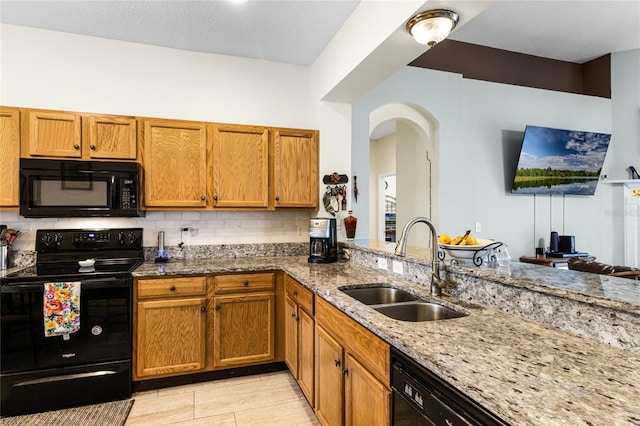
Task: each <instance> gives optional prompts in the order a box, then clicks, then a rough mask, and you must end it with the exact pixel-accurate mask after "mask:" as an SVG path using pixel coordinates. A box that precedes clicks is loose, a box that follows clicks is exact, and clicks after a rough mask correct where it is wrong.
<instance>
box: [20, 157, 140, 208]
mask: <svg viewBox="0 0 640 426" xmlns="http://www.w3.org/2000/svg"><path fill="white" fill-rule="evenodd" d="M20 214H21V215H22V216H24V217H136V216H144V212H143V211H141V210H140V164H138V163H133V162H116V161H74V160H44V159H32V158H21V159H20Z"/></svg>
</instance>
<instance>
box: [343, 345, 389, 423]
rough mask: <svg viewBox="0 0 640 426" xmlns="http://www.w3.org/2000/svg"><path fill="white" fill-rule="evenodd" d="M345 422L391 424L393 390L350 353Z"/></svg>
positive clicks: (346, 365) (346, 362)
mask: <svg viewBox="0 0 640 426" xmlns="http://www.w3.org/2000/svg"><path fill="white" fill-rule="evenodd" d="M345 424H346V425H347V426H351V425H353V426H360V425H361V426H389V425H390V424H391V391H390V390H389V389H387V388H386V387H385V386H384V385H383V384H382V383H380V382H379V381H378V380H377V379H376V378H375V377H374V376H373V375H372V374H371V373H369V372H368V371H367V370H366V369H365V368H364V367H363V366H362V365H361V364H360V363H359V362H358V361H356V360H355V359H354V358H353V357H351V356H350V355H347V356H346V360H345Z"/></svg>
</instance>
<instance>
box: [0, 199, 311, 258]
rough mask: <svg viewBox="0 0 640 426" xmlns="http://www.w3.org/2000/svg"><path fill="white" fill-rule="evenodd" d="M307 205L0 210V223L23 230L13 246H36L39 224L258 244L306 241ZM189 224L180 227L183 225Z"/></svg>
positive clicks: (196, 242) (170, 242)
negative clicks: (45, 213)
mask: <svg viewBox="0 0 640 426" xmlns="http://www.w3.org/2000/svg"><path fill="white" fill-rule="evenodd" d="M316 213H317V212H315V211H309V210H297V209H296V210H293V209H292V210H277V211H256V212H253V211H228V212H220V211H215V212H212V211H201V212H195V211H194V212H169V211H164V212H147V214H146V216H145V217H139V218H56V219H49V218H46V219H26V218H24V217H22V216H20V215H19V214H18V212H0V223H3V224H6V225H7V226H8V227H9V228H13V229H16V230H19V231H20V232H21V235H20V237H19V238H18V239H17V240H16V241H15V242H14V244H13V250H34V249H35V234H36V230H38V229H67V228H70V229H82V228H143V229H144V246H145V247H156V246H157V242H158V240H157V238H158V231H164V233H165V245H167V246H169V247H171V246H178V245H179V244H180V243H181V242H182V243H184V244H183V245H184V246H200V245H218V244H257V243H284V242H308V241H309V233H308V229H309V218H311V217H314V216H315V215H316ZM183 228H189V231H186V232H182V231H181V229H183Z"/></svg>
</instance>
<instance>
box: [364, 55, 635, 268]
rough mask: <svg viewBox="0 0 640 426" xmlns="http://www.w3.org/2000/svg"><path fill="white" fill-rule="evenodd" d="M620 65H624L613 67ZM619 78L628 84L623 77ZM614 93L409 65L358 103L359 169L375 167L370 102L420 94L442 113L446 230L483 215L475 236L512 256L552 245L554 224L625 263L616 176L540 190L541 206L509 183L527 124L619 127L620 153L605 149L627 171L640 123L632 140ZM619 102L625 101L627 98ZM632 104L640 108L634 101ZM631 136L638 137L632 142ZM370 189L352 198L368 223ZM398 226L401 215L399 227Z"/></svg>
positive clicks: (615, 146)
mask: <svg viewBox="0 0 640 426" xmlns="http://www.w3.org/2000/svg"><path fill="white" fill-rule="evenodd" d="M638 55H640V53H639V52H635V53H633V54H630V56H631V57H632V58H630V59H628V61H629V62H633V61H635V60H637V58H638ZM619 62H622V58H620V59H618V58H617V56H616V55H614V60H613V67H614V68H615V67H617V66H619V65H620V66H625V67H627V63H626V61H625V63H624V64H619ZM634 63H635V62H634ZM613 75H614V76H617V73H616V72H615V71H614V73H613ZM637 75H638V74H637V73H636V74H635V78H636V86H634V87H636V88H637ZM627 78H633V77H627ZM616 84H617V85H621V86H623V87H625V88H628V86H627V85H626V84H625V83H622V82H617V83H616ZM614 87H615V85H614ZM621 90H622V89H621ZM634 90H635V91H634ZM634 90H632V95H631V96H634V95H633V94H634V93H635V94H636V98H635V99H636V100H637V99H638V98H637V93H638V92H637V89H634ZM615 95H616V90H614V99H612V100H610V99H602V98H597V97H590V96H582V95H574V94H567V93H558V92H552V91H547V90H540V89H532V88H526V87H517V86H509V85H504V84H497V83H489V82H483V81H476V80H468V79H463V78H462V77H461V76H460V75H457V74H452V73H445V72H439V71H433V70H426V69H419V68H414V67H406V68H404V69H403V70H401V71H400V72H398V73H396V74H394V75H393V76H392V77H390V78H388V79H387V80H386V81H384V82H383V83H381V84H380V85H379V86H378V87H376V88H374V89H373V90H371V91H370V92H369V93H368V94H367V95H365V96H363V97H362V98H361V99H360V100H358V101H357V102H356V103H354V105H353V110H352V115H353V133H352V134H353V144H352V149H353V153H352V158H353V173H354V174H365V173H366V170H367V167H368V161H367V158H368V150H369V147H368V136H369V135H368V131H369V114H370V112H371V111H373V110H375V109H376V108H379V107H380V106H381V105H384V104H386V103H391V102H409V103H414V104H416V105H418V106H421V107H422V108H424V109H426V110H427V111H429V113H431V114H432V115H433V116H434V118H435V119H436V120H437V121H438V122H439V123H440V135H439V140H440V142H439V148H440V151H439V163H440V174H439V190H440V205H439V214H440V220H439V224H438V229H439V231H440V232H441V233H445V232H446V233H449V234H451V235H457V234H460V233H462V232H464V230H466V229H474V226H473V225H474V224H475V222H480V223H481V225H482V232H481V233H479V234H477V236H479V237H481V238H493V239H496V240H499V241H503V242H505V243H507V244H508V246H509V248H510V251H511V254H512V257H514V258H518V257H520V256H522V255H532V254H533V253H534V248H535V246H536V244H537V241H538V239H539V238H541V237H543V238H545V240H546V242H547V245H548V240H549V237H548V236H549V233H550V231H551V230H556V231H558V232H559V233H560V234H561V235H562V234H567V235H575V236H576V246H577V249H578V250H580V251H586V252H589V253H591V254H592V255H595V256H597V257H598V259H600V260H601V261H603V262H611V263H622V259H623V258H622V245H621V244H618V243H617V241H618V240H620V239H621V234H620V233H619V229H618V228H619V227H618V223H619V222H620V221H621V215H620V214H619V211H618V210H619V208H618V207H617V205H614V204H615V202H617V201H616V200H617V196H616V195H615V194H614V191H615V189H614V188H613V187H612V186H611V185H606V184H599V185H598V189H597V191H596V194H595V196H593V197H566V198H565V199H563V198H562V197H557V196H555V197H553V198H550V197H537V198H536V199H535V210H534V198H533V197H532V196H520V195H512V194H510V193H509V191H510V186H511V179H512V176H513V171H514V169H515V159H516V158H517V155H518V151H519V148H520V144H521V138H522V133H523V132H524V128H525V126H526V125H527V124H534V125H540V126H549V127H557V128H568V129H579V130H593V131H599V132H610V131H613V134H614V136H613V139H612V144H611V148H610V149H611V151H612V152H614V154H613V155H607V159H606V161H605V164H604V168H603V173H604V174H607V175H609V177H610V178H612V177H617V178H622V177H624V176H621V175H620V170H622V169H621V167H623V166H624V167H627V166H628V164H626V162H628V154H633V152H632V151H635V154H634V155H635V158H637V153H638V151H637V149H638V148H637V144H638V140H640V138H639V134H640V131H639V130H638V128H637V127H636V129H635V130H634V131H633V132H632V133H633V134H634V136H633V138H632V139H631V142H628V141H627V140H628V136H625V137H624V138H623V137H622V136H621V137H618V136H617V133H616V129H614V127H613V122H612V110H613V111H615V106H616V105H617V102H618V100H617V99H616V98H615ZM621 108H622V109H624V110H625V111H626V110H628V108H629V107H628V106H626V105H625V106H622V107H621ZM634 108H635V109H633V111H634V112H635V114H636V117H637V114H638V106H637V104H636V106H635V107H634ZM636 123H637V122H636ZM622 139H624V141H623V140H622ZM631 144H635V145H633V147H634V149H633V150H631V149H630V148H631V146H632V145H631ZM620 152H622V153H620ZM620 158H622V159H623V160H620ZM621 161H624V162H625V163H624V164H621ZM368 191H369V188H361V192H362V194H363V195H362V198H363V203H362V204H360V203H358V205H357V206H356V208H354V215H356V216H358V217H359V219H360V220H362V221H363V222H364V223H367V221H368V218H367V214H366V211H364V210H363V209H362V206H366V205H368V200H366V197H367V194H368ZM401 226H403V224H401V223H399V224H398V227H401ZM367 228H368V226H365V229H367ZM534 228H535V232H534ZM616 232H618V234H616Z"/></svg>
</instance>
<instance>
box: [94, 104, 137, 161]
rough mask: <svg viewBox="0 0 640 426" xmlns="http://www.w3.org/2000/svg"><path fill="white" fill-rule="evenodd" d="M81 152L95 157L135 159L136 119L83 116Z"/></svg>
mask: <svg viewBox="0 0 640 426" xmlns="http://www.w3.org/2000/svg"><path fill="white" fill-rule="evenodd" d="M83 130H84V131H85V132H86V136H84V135H83V142H85V146H84V147H83V152H84V151H87V155H88V156H89V157H90V158H96V159H122V160H135V159H136V147H137V144H136V119H135V118H133V117H118V116H110V115H90V116H88V117H84V122H83Z"/></svg>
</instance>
